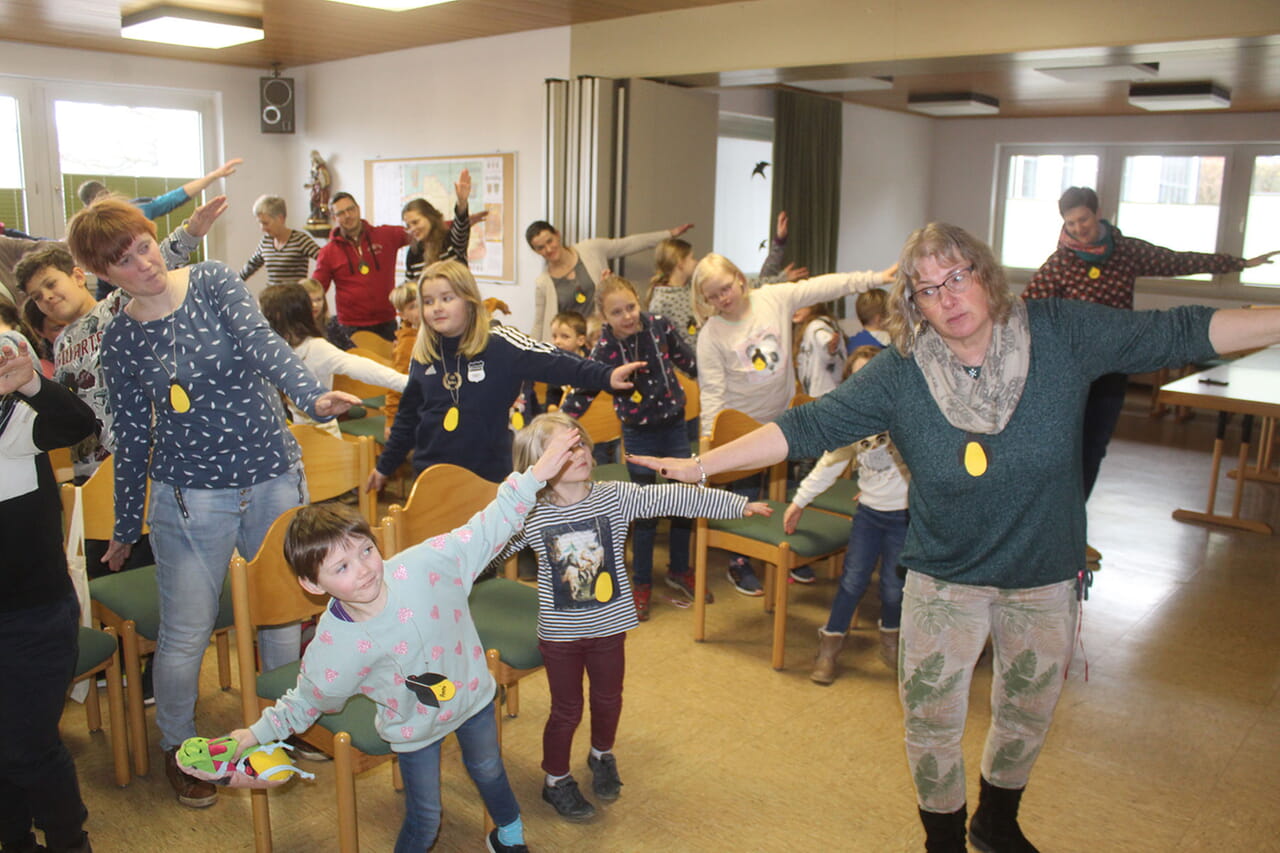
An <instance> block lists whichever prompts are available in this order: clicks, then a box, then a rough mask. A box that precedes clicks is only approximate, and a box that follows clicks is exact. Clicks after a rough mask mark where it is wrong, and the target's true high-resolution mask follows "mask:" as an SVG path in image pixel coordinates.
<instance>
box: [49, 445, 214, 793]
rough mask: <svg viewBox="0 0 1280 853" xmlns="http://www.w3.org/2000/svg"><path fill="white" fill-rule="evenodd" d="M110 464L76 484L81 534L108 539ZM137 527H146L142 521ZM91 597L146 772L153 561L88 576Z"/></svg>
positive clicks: (154, 632)
mask: <svg viewBox="0 0 1280 853" xmlns="http://www.w3.org/2000/svg"><path fill="white" fill-rule="evenodd" d="M114 480H115V467H114V465H113V460H112V459H111V458H110V457H108V458H107V459H106V460H105V461H104V462H103V463H102V464H101V465H100V466H99V467H98V470H97V471H95V472H94V474H93V476H92V477H90V478H89V479H88V481H87V482H85V484H84V485H83V486H81V487H80V489H81V499H82V500H83V502H84V535H85V538H87V539H104V540H110V539H111V535H112V532H113V529H114V527H115V495H114V488H115V482H114ZM75 489H76V487H75V486H72V485H71V484H69V483H68V484H64V485H63V486H62V490H61V496H62V511H63V515H64V516H65V517H68V518H69V517H70V515H71V508H72V507H73V506H74V505H75V495H76V493H75ZM142 532H143V533H146V532H147V528H146V526H145V525H144V526H143V528H142ZM89 595H90V597H91V598H92V599H93V618H94V620H95V621H96V622H97V623H98V624H99V625H106V626H109V627H110V628H112V629H113V630H114V631H115V632H116V633H117V634H118V635H119V636H120V638H121V642H122V644H123V646H124V674H125V679H126V681H127V682H128V684H129V690H128V694H127V697H128V706H127V712H128V714H127V716H128V728H129V739H130V742H131V745H132V748H133V767H134V773H136V774H137V775H139V776H145V775H146V774H147V771H148V770H149V769H150V759H149V756H148V753H147V727H146V716H145V711H144V708H143V702H142V658H143V657H145V656H146V655H149V654H151V653H152V652H154V651H155V650H156V639H157V637H159V634H160V590H159V588H158V587H157V586H156V567H155V566H143V567H141V568H137V569H130V570H129V571H127V572H117V573H115V574H109V575H104V576H102V577H99V578H94V579H93V580H91V581H89ZM232 621H233V620H232V614H231V595H230V586H229V584H228V585H224V586H223V588H222V599H221V601H220V602H219V608H218V619H217V621H216V622H215V623H214V633H213V639H214V644H215V645H216V647H217V652H218V683H219V684H220V685H221V686H222V689H223V690H226V689H228V688H229V687H231V641H230V639H229V635H230V632H231V624H232Z"/></svg>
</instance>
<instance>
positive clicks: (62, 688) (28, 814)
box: [0, 566, 124, 849]
mask: <svg viewBox="0 0 1280 853" xmlns="http://www.w3.org/2000/svg"><path fill="white" fill-rule="evenodd" d="M41 570H43V571H59V572H60V571H65V570H64V569H63V568H62V567H61V566H59V567H56V568H46V567H41ZM79 625H80V602H79V601H78V600H77V599H76V596H75V593H69V594H68V595H66V596H65V597H63V598H62V599H61V600H59V601H55V602H53V603H52V604H42V605H39V606H36V607H27V608H23V609H21V610H9V611H4V612H0V648H3V649H4V653H3V654H0V845H3V846H4V847H5V848H6V849H7V848H9V847H13V848H14V849H23V845H24V843H25V842H26V841H27V840H28V839H29V838H30V832H31V828H32V825H33V824H34V826H35V827H36V828H37V829H40V830H43V832H44V834H45V836H44V837H45V844H47V845H49V846H50V847H55V848H57V847H64V848H69V847H74V846H75V845H77V844H79V843H80V839H81V838H82V831H83V827H84V821H85V818H86V817H88V811H86V809H85V807H84V803H83V802H82V801H81V799H80V785H79V783H78V782H77V780H76V765H75V762H74V761H73V760H72V758H71V753H70V752H68V751H67V748H66V746H64V745H63V743H62V738H61V737H60V736H59V735H58V720H60V719H61V718H62V706H63V705H64V704H66V701H67V687H68V686H70V684H71V678H72V676H73V675H74V674H75V669H76V652H77V649H78V648H79V636H80V634H79V631H80V629H79ZM111 722H112V724H113V725H116V721H115V720H112V721H111ZM111 736H112V737H124V731H123V730H122V729H117V730H115V731H112V733H111ZM41 849H43V848H41Z"/></svg>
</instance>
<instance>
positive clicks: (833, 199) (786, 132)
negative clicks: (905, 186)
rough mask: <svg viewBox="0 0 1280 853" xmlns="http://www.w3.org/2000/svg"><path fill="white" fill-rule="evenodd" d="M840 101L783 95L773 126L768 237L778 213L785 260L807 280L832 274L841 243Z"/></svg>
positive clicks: (779, 97) (797, 93) (809, 96)
mask: <svg viewBox="0 0 1280 853" xmlns="http://www.w3.org/2000/svg"><path fill="white" fill-rule="evenodd" d="M842 116H843V110H842V109H841V104H840V102H839V101H835V100H831V99H828V98H820V97H817V96H815V95H806V94H801V93H799V92H791V91H786V90H782V91H779V92H778V98H777V102H776V109H775V113H774V123H773V214H772V217H771V219H770V222H769V233H770V234H773V226H774V222H776V220H777V216H778V211H780V210H785V211H787V215H788V217H789V219H790V227H789V231H790V234H789V237H788V240H787V253H786V260H787V261H788V262H794V263H795V264H797V265H799V266H807V267H808V268H809V272H810V273H811V274H812V275H821V274H823V273H830V272H835V271H836V247H837V244H838V243H839V240H840V159H841V158H840V149H841V145H842V137H843V135H844V128H843V123H842Z"/></svg>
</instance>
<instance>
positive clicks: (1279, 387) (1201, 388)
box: [1160, 347, 1280, 535]
mask: <svg viewBox="0 0 1280 853" xmlns="http://www.w3.org/2000/svg"><path fill="white" fill-rule="evenodd" d="M1160 401H1161V402H1162V403H1169V404H1172V405H1179V406H1194V407H1195V408H1198V409H1209V410H1211V411H1216V412H1218V434H1217V437H1216V438H1215V439H1214V442H1213V466H1212V472H1211V473H1210V475H1209V500H1208V506H1207V508H1206V509H1205V511H1204V512H1195V511H1193V510H1186V509H1178V510H1174V512H1173V517H1174V518H1176V519H1178V520H1179V521H1200V522H1205V523H1207V524H1220V525H1224V526H1226V527H1234V528H1236V529H1239V530H1249V531H1252V532H1254V533H1265V534H1268V535H1269V534H1270V533H1271V525H1269V524H1264V523H1263V522H1260V521H1252V520H1250V519H1246V518H1241V517H1240V504H1241V499H1242V498H1243V496H1244V483H1245V480H1248V479H1253V480H1260V481H1265V482H1277V481H1280V478H1277V476H1276V474H1275V473H1274V472H1273V471H1271V470H1270V462H1271V445H1272V442H1273V440H1274V435H1275V421H1276V419H1277V418H1280V347H1270V348H1268V349H1264V350H1261V351H1259V352H1256V353H1253V354H1252V355H1247V356H1245V357H1244V358H1241V359H1237V360H1236V361H1233V362H1230V363H1228V364H1224V365H1221V366H1219V367H1214V368H1211V369H1209V370H1205V371H1201V372H1200V373H1194V374H1192V375H1191V376H1186V377H1184V378H1182V379H1179V380H1177V381H1174V382H1170V383H1169V384H1168V385H1165V386H1164V387H1162V388H1161V389H1160ZM1232 414H1238V415H1243V417H1242V419H1241V425H1240V430H1241V442H1240V465H1239V468H1237V470H1236V471H1235V472H1233V473H1234V474H1235V475H1236V489H1235V496H1234V500H1233V501H1232V506H1231V514H1230V515H1223V514H1222V513H1216V512H1214V502H1215V500H1216V498H1217V491H1218V473H1219V471H1220V470H1221V465H1222V449H1223V445H1224V443H1225V441H1226V432H1227V419H1228V416H1229V415H1232ZM1255 417H1258V418H1262V419H1263V428H1262V435H1263V442H1262V444H1261V445H1260V446H1259V448H1260V449H1259V454H1258V465H1257V467H1256V468H1255V469H1250V468H1249V446H1250V443H1251V441H1252V434H1253V419H1254V418H1255Z"/></svg>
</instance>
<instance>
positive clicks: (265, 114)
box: [258, 77, 294, 133]
mask: <svg viewBox="0 0 1280 853" xmlns="http://www.w3.org/2000/svg"><path fill="white" fill-rule="evenodd" d="M258 95H259V99H258V110H259V112H258V117H259V118H260V119H261V125H260V128H259V129H260V130H261V131H262V132H263V133H293V95H294V89H293V78H292V77H259V78H258Z"/></svg>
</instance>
